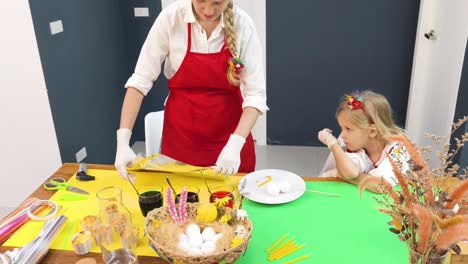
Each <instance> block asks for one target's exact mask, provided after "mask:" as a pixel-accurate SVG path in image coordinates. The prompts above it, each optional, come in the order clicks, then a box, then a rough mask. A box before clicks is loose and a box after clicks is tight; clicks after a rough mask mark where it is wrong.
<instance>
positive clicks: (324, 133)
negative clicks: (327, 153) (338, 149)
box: [318, 128, 338, 149]
mask: <svg viewBox="0 0 468 264" xmlns="http://www.w3.org/2000/svg"><path fill="white" fill-rule="evenodd" d="M318 139H319V140H320V142H322V143H323V144H325V145H327V147H328V148H329V149H331V147H332V146H333V145H334V144H338V139H336V137H335V136H333V134H332V131H331V130H330V129H328V128H324V129H322V130H320V132H319V133H318Z"/></svg>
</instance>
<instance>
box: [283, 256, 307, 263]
mask: <svg viewBox="0 0 468 264" xmlns="http://www.w3.org/2000/svg"><path fill="white" fill-rule="evenodd" d="M311 255H312V254H307V255H305V256H302V257H298V258H295V259H292V260H290V261H288V262H286V263H284V264H293V263H296V262H299V261H301V260H304V259H306V258H308V257H310V256H311Z"/></svg>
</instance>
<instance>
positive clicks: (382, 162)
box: [320, 138, 410, 185]
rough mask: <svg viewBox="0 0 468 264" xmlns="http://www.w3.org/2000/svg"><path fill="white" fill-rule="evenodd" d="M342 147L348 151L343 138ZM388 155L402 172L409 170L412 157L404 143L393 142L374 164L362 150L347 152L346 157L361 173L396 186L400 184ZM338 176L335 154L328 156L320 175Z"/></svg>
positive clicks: (340, 141)
mask: <svg viewBox="0 0 468 264" xmlns="http://www.w3.org/2000/svg"><path fill="white" fill-rule="evenodd" d="M338 142H339V144H340V146H341V147H342V148H343V149H344V150H346V145H345V144H344V142H343V140H342V139H341V138H339V139H338ZM387 154H388V155H389V156H390V158H391V159H393V161H394V162H395V163H397V164H399V165H400V166H402V167H401V168H400V169H401V170H402V171H407V170H409V160H410V156H409V154H408V152H407V150H406V148H405V146H404V145H403V144H402V143H399V142H392V143H389V144H387V145H386V146H385V148H384V149H383V150H382V154H381V155H380V159H379V160H378V161H377V162H376V163H373V162H372V160H371V159H370V158H369V156H367V154H366V152H365V151H364V149H361V150H359V151H356V152H352V153H350V152H346V155H347V156H348V157H349V158H350V159H351V160H352V161H353V162H354V163H355V164H356V165H357V166H358V167H359V173H360V174H361V173H365V174H369V175H372V176H376V177H382V178H384V180H386V181H387V182H388V183H390V184H392V185H396V184H397V183H398V181H397V179H396V176H395V173H394V172H393V168H392V165H391V163H390V160H389V159H388V157H387ZM333 174H336V161H335V157H334V156H333V153H330V154H329V155H328V158H327V160H326V161H325V164H324V165H323V168H322V171H321V172H320V175H322V176H330V175H333Z"/></svg>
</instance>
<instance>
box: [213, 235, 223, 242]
mask: <svg viewBox="0 0 468 264" xmlns="http://www.w3.org/2000/svg"><path fill="white" fill-rule="evenodd" d="M222 237H223V233H218V234H216V235H215V236H214V237H213V240H211V241H213V242H215V243H216V241H218V239H220V238H222Z"/></svg>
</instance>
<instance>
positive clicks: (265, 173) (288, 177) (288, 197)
mask: <svg viewBox="0 0 468 264" xmlns="http://www.w3.org/2000/svg"><path fill="white" fill-rule="evenodd" d="M285 182H287V183H289V185H290V190H289V191H288V192H280V193H279V194H278V195H271V192H268V186H269V185H270V184H276V185H278V186H280V185H281V184H284V183H285ZM238 189H239V192H240V193H241V194H242V195H244V197H245V198H247V199H249V200H251V201H254V202H258V203H264V204H282V203H288V202H291V201H294V200H296V199H297V198H299V197H301V196H302V195H303V194H304V192H305V189H306V184H305V182H304V180H303V179H302V178H301V177H299V176H298V175H297V174H294V173H292V172H289V171H284V170H275V169H270V170H259V171H254V172H252V173H249V174H247V175H245V176H244V177H243V178H242V180H241V181H240V182H239V186H238Z"/></svg>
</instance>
